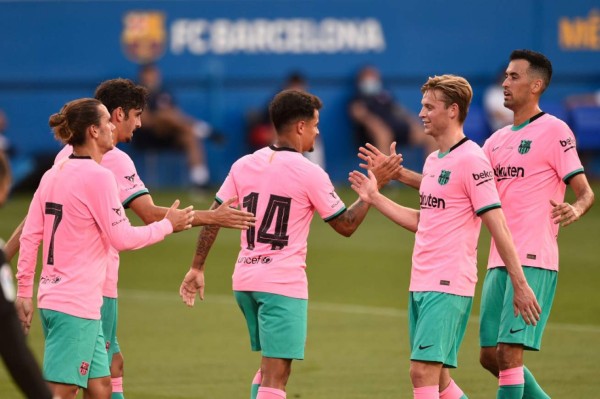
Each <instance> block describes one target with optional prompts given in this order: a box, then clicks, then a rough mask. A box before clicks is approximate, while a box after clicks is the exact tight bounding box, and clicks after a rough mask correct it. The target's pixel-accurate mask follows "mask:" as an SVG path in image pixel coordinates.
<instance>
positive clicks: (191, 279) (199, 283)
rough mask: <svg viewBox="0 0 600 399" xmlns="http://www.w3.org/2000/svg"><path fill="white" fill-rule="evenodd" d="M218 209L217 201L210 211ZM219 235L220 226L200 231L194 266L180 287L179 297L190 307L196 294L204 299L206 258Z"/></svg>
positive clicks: (212, 226)
mask: <svg viewBox="0 0 600 399" xmlns="http://www.w3.org/2000/svg"><path fill="white" fill-rule="evenodd" d="M224 204H225V203H224ZM218 207H219V203H218V202H216V201H215V202H213V204H212V206H211V207H210V210H211V211H212V210H215V209H217V208H218ZM218 234H219V226H216V225H206V226H203V227H202V228H201V229H200V233H199V234H198V242H197V243H196V253H195V254H194V259H193V260H192V266H191V267H190V270H189V271H188V272H187V274H186V275H185V277H184V278H183V281H182V282H181V286H180V287H179V295H180V296H181V299H182V300H183V302H184V303H185V304H186V305H188V306H194V302H195V300H196V294H198V295H199V296H200V299H201V300H203V299H204V269H205V264H206V258H207V257H208V253H209V252H210V249H211V248H212V246H213V244H214V242H215V240H216V239H217V235H218Z"/></svg>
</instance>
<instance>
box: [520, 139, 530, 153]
mask: <svg viewBox="0 0 600 399" xmlns="http://www.w3.org/2000/svg"><path fill="white" fill-rule="evenodd" d="M530 149H531V140H521V144H520V145H519V154H521V155H523V154H527V153H528V152H529V150H530Z"/></svg>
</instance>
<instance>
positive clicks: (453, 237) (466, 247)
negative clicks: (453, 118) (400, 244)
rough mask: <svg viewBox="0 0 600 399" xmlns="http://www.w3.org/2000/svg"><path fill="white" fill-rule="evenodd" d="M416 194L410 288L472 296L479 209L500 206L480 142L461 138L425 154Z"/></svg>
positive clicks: (475, 281) (480, 211) (483, 209)
mask: <svg viewBox="0 0 600 399" xmlns="http://www.w3.org/2000/svg"><path fill="white" fill-rule="evenodd" d="M419 195H420V196H421V211H420V219H419V226H418V229H417V234H416V237H415V247H414V251H413V259H412V272H411V280H410V291H412V292H418V291H435V292H444V293H449V294H454V295H461V296H473V295H474V293H475V284H476V283H477V241H478V238H479V231H480V227H481V219H480V218H479V215H481V214H483V213H484V212H486V211H488V210H490V209H494V208H498V207H500V201H499V199H498V192H497V191H496V187H495V185H494V180H493V172H492V168H491V166H490V164H489V162H488V160H487V159H486V158H485V155H484V154H483V151H482V150H481V148H479V146H478V145H477V144H475V143H474V142H472V141H470V140H468V139H464V140H462V141H461V142H459V143H458V144H457V145H455V146H454V147H452V148H451V149H450V151H449V152H448V153H445V154H440V153H439V151H435V152H433V153H432V154H431V155H429V156H428V157H427V159H426V161H425V166H424V167H423V180H422V182H421V187H420V189H419Z"/></svg>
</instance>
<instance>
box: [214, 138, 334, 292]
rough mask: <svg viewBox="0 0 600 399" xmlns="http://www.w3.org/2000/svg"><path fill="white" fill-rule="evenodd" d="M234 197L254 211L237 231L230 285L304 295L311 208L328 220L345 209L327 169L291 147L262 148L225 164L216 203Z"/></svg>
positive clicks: (245, 207) (243, 288)
mask: <svg viewBox="0 0 600 399" xmlns="http://www.w3.org/2000/svg"><path fill="white" fill-rule="evenodd" d="M234 196H237V197H238V198H239V199H240V202H241V204H242V207H243V208H244V209H245V210H246V211H248V212H252V213H253V214H255V215H256V227H253V228H251V229H249V230H247V231H243V232H242V233H241V250H240V253H239V256H238V259H237V262H236V265H235V271H234V273H233V289H234V290H236V291H260V292H270V293H273V294H279V295H285V296H288V297H292V298H302V299H306V298H308V283H307V280H306V272H305V269H306V246H307V239H308V231H309V227H310V222H311V220H312V217H313V215H314V212H315V210H316V211H317V212H319V215H320V216H321V217H322V218H323V219H324V220H325V221H329V220H332V219H334V218H335V217H337V216H338V215H340V214H341V213H342V212H344V211H345V210H346V206H345V205H344V203H343V202H342V200H341V199H340V198H339V197H338V195H337V194H336V192H335V189H334V187H333V184H332V183H331V180H330V179H329V176H328V175H327V173H325V171H324V170H323V169H321V168H320V167H319V166H318V165H316V164H314V163H312V162H311V161H309V160H307V159H306V158H304V157H303V156H302V154H300V153H298V152H296V151H294V150H291V149H288V148H276V147H273V146H271V147H265V148H263V149H261V150H258V151H256V152H255V153H253V154H250V155H246V156H245V157H243V158H241V159H239V160H238V161H237V162H235V163H234V164H233V166H232V167H231V170H230V172H229V175H228V176H227V179H225V182H224V183H223V185H222V186H221V188H220V189H219V192H218V193H217V201H219V202H223V201H224V200H227V199H229V198H231V197H234Z"/></svg>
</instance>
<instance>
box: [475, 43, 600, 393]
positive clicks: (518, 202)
mask: <svg viewBox="0 0 600 399" xmlns="http://www.w3.org/2000/svg"><path fill="white" fill-rule="evenodd" d="M551 77H552V64H551V62H550V60H548V58H546V57H545V56H544V55H543V54H540V53H538V52H534V51H531V50H515V51H513V52H512V54H511V55H510V62H509V64H508V67H507V68H506V79H504V82H503V83H502V87H503V88H504V106H505V107H506V108H508V109H510V110H512V111H513V113H514V122H513V124H512V125H509V126H506V127H504V128H502V129H500V130H498V131H497V132H495V133H494V134H493V135H492V136H491V137H490V138H489V139H488V140H487V141H486V142H485V144H484V146H483V151H484V152H485V154H486V155H487V157H488V159H489V160H490V163H491V164H492V166H493V168H494V175H495V180H496V186H497V187H498V192H499V194H500V199H501V201H502V204H503V205H504V209H505V212H506V219H507V221H508V227H509V228H510V231H511V232H512V234H513V235H514V237H515V243H516V246H517V252H518V254H519V258H520V262H521V264H522V265H523V270H524V272H525V276H526V277H527V281H528V282H529V284H530V285H531V287H532V288H533V290H534V292H535V294H536V297H537V299H538V301H539V303H540V305H541V307H542V309H543V311H542V314H541V318H540V321H539V323H538V324H537V325H535V326H534V325H527V324H526V323H524V322H523V320H522V319H520V318H516V317H512V315H511V314H510V312H509V310H510V309H508V306H507V304H509V303H510V301H511V299H512V296H513V292H512V290H511V288H510V285H507V284H506V281H507V277H506V267H505V263H504V262H503V261H502V259H501V258H500V257H499V256H498V242H497V241H496V240H494V239H493V240H492V243H491V249H490V256H489V260H488V272H487V275H486V277H485V281H484V284H483V292H482V299H481V315H480V320H481V322H480V344H481V354H480V360H481V364H482V365H483V367H484V368H486V369H487V370H489V371H490V372H491V373H492V374H493V375H495V376H496V377H498V378H499V388H498V396H497V397H498V398H499V399H513V398H519V399H520V398H528V399H545V398H549V396H548V395H547V394H546V393H545V392H544V391H543V390H542V389H541V388H540V386H539V385H538V383H537V382H536V380H535V378H534V376H533V374H532V373H531V372H530V371H529V370H528V369H527V368H526V367H525V366H524V363H523V353H524V351H525V350H534V351H539V350H540V348H541V343H542V335H543V332H544V328H545V326H546V323H547V321H548V317H549V316H550V310H551V308H552V302H553V300H554V294H555V291H556V283H557V277H558V243H557V236H558V228H559V224H560V225H562V226H567V225H569V224H571V223H573V222H575V221H577V220H579V218H580V217H581V216H582V215H583V214H585V213H586V212H587V211H588V210H589V209H590V207H591V206H592V204H593V202H594V193H593V191H592V189H591V187H590V185H589V183H588V181H587V178H586V176H585V174H584V172H583V167H582V166H581V162H580V160H579V157H578V155H577V149H576V147H575V137H574V136H573V132H572V131H571V129H569V127H568V126H567V124H566V123H564V122H563V121H561V120H559V119H557V118H556V117H554V116H552V115H549V114H546V113H545V112H543V111H542V110H541V109H540V106H539V100H540V96H541V95H542V93H543V92H544V91H545V90H546V88H547V87H548V85H549V84H550V79H551ZM567 184H568V185H570V186H571V188H572V189H573V192H574V193H575V197H576V199H575V202H573V203H572V204H569V203H567V202H564V198H565V190H566V185H567Z"/></svg>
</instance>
